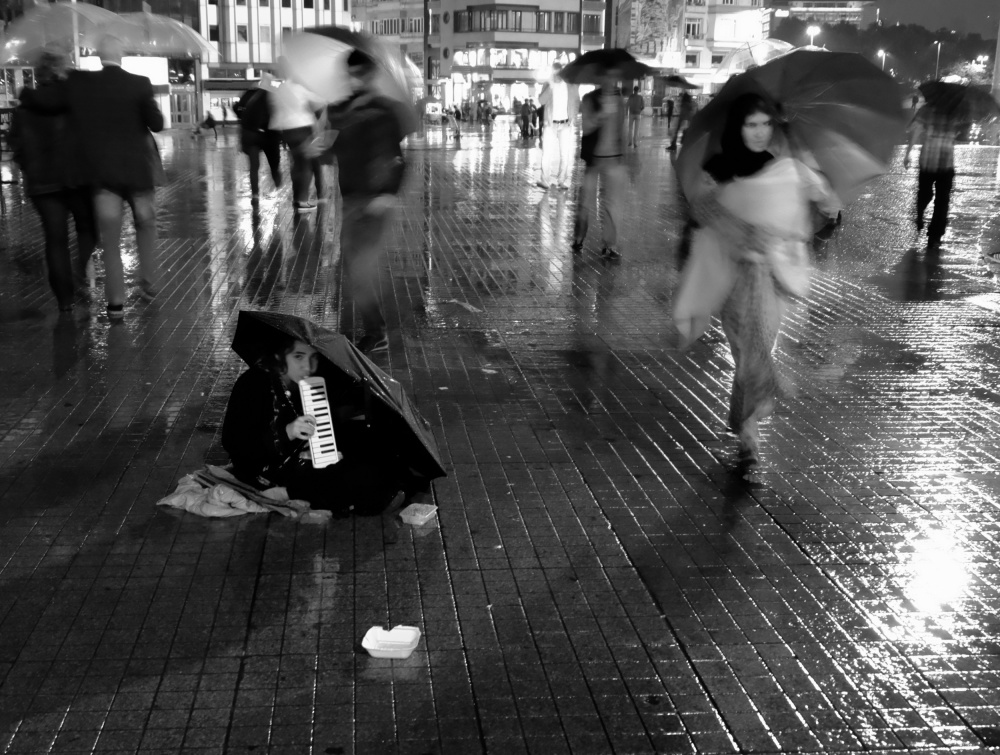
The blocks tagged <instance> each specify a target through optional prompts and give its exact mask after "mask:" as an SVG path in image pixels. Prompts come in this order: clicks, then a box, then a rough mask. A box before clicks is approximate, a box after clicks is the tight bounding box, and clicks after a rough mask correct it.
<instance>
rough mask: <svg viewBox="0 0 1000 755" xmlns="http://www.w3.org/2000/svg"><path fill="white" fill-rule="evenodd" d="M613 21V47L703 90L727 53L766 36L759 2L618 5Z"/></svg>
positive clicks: (671, 0)
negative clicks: (678, 76) (621, 49)
mask: <svg viewBox="0 0 1000 755" xmlns="http://www.w3.org/2000/svg"><path fill="white" fill-rule="evenodd" d="M613 18H614V22H613V23H614V27H615V28H614V29H613V35H612V36H613V40H614V44H616V45H617V46H619V47H625V48H627V49H628V51H629V52H631V53H632V54H633V55H635V56H636V57H637V58H639V59H640V60H642V61H643V62H645V63H647V64H649V65H651V66H653V67H654V68H656V69H657V70H658V71H661V72H664V73H676V74H680V75H682V76H684V77H685V78H687V79H689V80H690V81H692V82H693V83H696V84H701V85H702V86H703V87H704V88H705V90H706V91H708V90H709V89H710V88H711V86H712V75H713V72H714V69H715V68H717V67H718V65H719V64H720V63H721V62H722V60H723V59H724V58H725V56H726V55H727V54H728V53H730V52H732V51H733V50H735V49H737V48H738V47H740V46H742V45H744V44H746V43H747V42H754V41H757V40H761V39H764V38H765V37H767V36H768V34H769V32H770V23H771V22H770V18H771V12H770V10H769V9H767V8H765V7H764V3H763V1H762V0H624V2H620V3H619V5H618V6H617V8H616V10H615V13H614V14H613ZM650 92H651V94H662V92H656V91H655V89H651V90H650Z"/></svg>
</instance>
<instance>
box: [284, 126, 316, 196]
mask: <svg viewBox="0 0 1000 755" xmlns="http://www.w3.org/2000/svg"><path fill="white" fill-rule="evenodd" d="M281 136H282V138H283V139H284V140H285V143H286V144H287V145H288V149H289V150H291V153H292V167H291V170H290V172H291V174H292V198H293V199H294V200H295V202H296V204H299V203H302V202H308V201H309V184H310V183H311V182H312V181H315V182H316V198H317V199H320V198H322V196H323V166H322V165H321V164H320V161H319V158H316V157H309V156H308V155H306V152H305V150H306V145H307V144H308V143H309V140H310V139H312V136H313V130H312V128H310V127H309V126H303V127H302V128H293V129H289V130H287V131H282V132H281Z"/></svg>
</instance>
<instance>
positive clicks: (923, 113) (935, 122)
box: [903, 104, 962, 252]
mask: <svg viewBox="0 0 1000 755" xmlns="http://www.w3.org/2000/svg"><path fill="white" fill-rule="evenodd" d="M961 128H962V119H961V118H960V117H956V115H955V114H954V113H949V112H945V111H943V110H939V109H938V108H936V107H934V106H933V105H932V104H927V105H924V106H923V107H922V108H920V110H918V111H917V114H916V115H915V116H914V118H913V123H912V124H911V126H910V141H909V143H908V144H907V145H906V154H905V156H904V157H903V166H904V167H905V168H906V169H907V170H909V168H910V151H911V150H912V149H913V146H914V145H915V144H916V143H917V142H920V143H921V145H922V146H921V147H920V161H919V163H918V165H919V173H918V177H917V236H918V237H919V235H920V234H921V233H922V232H923V230H924V213H925V211H926V210H927V206H928V205H929V204H930V202H931V198H932V197H933V199H934V214H933V215H932V216H931V222H930V225H928V226H927V251H929V252H937V251H940V249H941V239H942V237H943V236H944V232H945V230H946V229H947V228H948V211H949V207H950V204H951V190H952V188H953V187H954V185H955V140H956V139H957V138H958V134H959V131H960V130H961Z"/></svg>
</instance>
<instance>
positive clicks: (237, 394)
mask: <svg viewBox="0 0 1000 755" xmlns="http://www.w3.org/2000/svg"><path fill="white" fill-rule="evenodd" d="M300 414H301V411H299V410H297V408H296V406H295V404H294V403H292V400H291V398H290V397H288V396H286V395H285V392H284V389H283V388H282V386H281V383H280V381H279V380H278V379H277V378H274V377H272V376H271V375H270V374H268V373H267V372H265V371H264V370H261V369H257V368H254V369H250V370H247V371H246V372H244V373H243V374H242V375H240V376H239V378H238V379H237V380H236V384H235V385H234V386H233V392H232V393H231V394H230V396H229V405H228V406H227V407H226V417H225V419H224V420H223V422H222V447H223V448H225V449H226V453H228V454H229V458H230V459H231V460H232V462H233V467H234V472H235V474H236V476H237V477H239V478H240V479H241V480H243V481H244V482H247V483H250V484H261V481H260V480H259V479H258V478H260V477H264V478H266V479H267V480H268V481H269V482H271V483H275V484H283V482H284V478H285V474H284V473H283V470H284V469H285V468H286V467H288V466H289V465H292V466H294V465H295V461H294V457H296V456H297V455H298V453H299V452H300V451H302V450H303V449H305V447H306V446H305V444H304V443H303V442H302V441H298V440H289V438H288V433H287V432H286V431H285V427H286V426H287V425H288V423H289V422H293V421H294V420H295V418H296V417H298V416H299V415H300ZM265 487H268V486H267V485H265Z"/></svg>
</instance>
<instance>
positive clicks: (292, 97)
mask: <svg viewBox="0 0 1000 755" xmlns="http://www.w3.org/2000/svg"><path fill="white" fill-rule="evenodd" d="M278 65H279V67H280V68H281V73H282V75H283V76H284V81H282V82H281V84H280V85H279V86H278V87H277V88H276V89H274V91H273V94H272V95H271V96H270V97H269V98H268V103H269V104H270V106H271V120H270V124H269V128H271V129H272V130H274V131H278V132H279V133H280V134H281V138H282V140H283V141H284V142H285V144H287V145H288V150H289V153H290V154H291V160H292V165H291V169H290V171H289V172H290V173H291V176H292V201H293V203H294V207H295V211H296V212H311V211H313V210H315V209H316V202H313V201H312V200H311V198H310V196H311V193H312V185H313V184H314V183H315V185H316V201H317V202H323V201H326V197H325V192H324V189H325V182H324V180H323V166H322V165H321V164H320V161H319V158H318V157H317V156H316V154H315V153H314V152H313V151H312V148H311V147H312V145H311V142H312V139H313V136H314V135H315V129H316V127H317V126H316V124H317V115H316V114H317V112H318V111H320V110H321V109H322V108H323V107H325V106H326V103H325V102H324V101H323V98H322V97H320V96H319V95H318V94H315V93H314V92H311V91H310V90H309V89H307V88H306V87H304V86H302V84H299V83H298V82H297V81H295V80H294V79H293V78H292V77H291V72H290V71H289V70H288V66H287V64H286V62H285V59H284V58H279V59H278Z"/></svg>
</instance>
